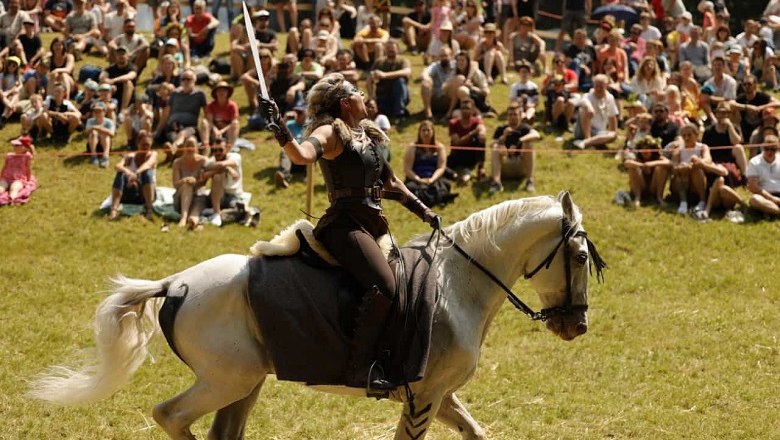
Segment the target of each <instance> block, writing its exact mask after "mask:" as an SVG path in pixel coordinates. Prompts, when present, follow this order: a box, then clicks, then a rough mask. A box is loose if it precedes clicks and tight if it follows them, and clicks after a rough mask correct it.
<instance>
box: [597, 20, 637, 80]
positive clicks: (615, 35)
mask: <svg viewBox="0 0 780 440" xmlns="http://www.w3.org/2000/svg"><path fill="white" fill-rule="evenodd" d="M621 38H622V36H621V34H620V31H619V30H617V29H613V30H612V31H611V32H610V33H609V35H608V36H607V45H606V46H605V47H603V48H602V49H600V50H599V51H598V53H597V55H596V71H597V72H598V73H604V74H606V75H609V76H611V77H612V80H613V81H615V82H617V83H625V82H628V79H629V78H630V76H629V74H628V55H626V51H625V50H623V49H622V48H621V47H620V40H621ZM608 62H612V64H613V65H614V71H613V72H610V71H609V68H608V67H607V63H608Z"/></svg>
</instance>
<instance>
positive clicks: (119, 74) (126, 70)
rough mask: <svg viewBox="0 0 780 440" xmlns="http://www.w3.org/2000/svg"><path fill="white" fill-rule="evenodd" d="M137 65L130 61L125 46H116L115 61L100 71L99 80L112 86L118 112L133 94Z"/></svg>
mask: <svg viewBox="0 0 780 440" xmlns="http://www.w3.org/2000/svg"><path fill="white" fill-rule="evenodd" d="M137 78H138V67H136V66H135V64H132V63H130V56H129V53H128V49H127V46H119V47H117V48H116V62H115V63H114V64H111V65H110V66H108V67H107V68H106V69H105V70H104V71H103V72H101V73H100V82H101V83H103V84H110V85H111V86H113V90H114V93H113V95H112V96H113V97H114V99H116V100H117V101H118V102H119V108H118V110H117V111H118V113H121V112H123V111H124V110H125V109H126V108H127V107H128V106H129V105H130V102H131V101H132V98H133V96H134V95H135V81H136V79H137Z"/></svg>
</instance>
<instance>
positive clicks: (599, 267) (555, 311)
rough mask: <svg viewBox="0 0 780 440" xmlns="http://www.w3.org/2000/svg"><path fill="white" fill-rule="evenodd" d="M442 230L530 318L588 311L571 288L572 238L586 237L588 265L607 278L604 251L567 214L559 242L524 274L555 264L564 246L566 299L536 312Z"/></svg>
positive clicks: (562, 223)
mask: <svg viewBox="0 0 780 440" xmlns="http://www.w3.org/2000/svg"><path fill="white" fill-rule="evenodd" d="M439 233H440V234H441V235H442V236H444V238H446V239H447V240H449V241H450V242H451V243H452V246H453V247H454V248H455V250H457V251H458V252H459V253H460V254H461V255H463V256H464V257H465V258H466V259H467V260H468V261H469V263H471V264H473V265H474V266H476V267H477V268H478V269H479V270H481V271H482V272H483V273H484V274H485V275H487V276H488V278H490V279H491V280H493V282H494V283H496V284H498V286H499V287H501V289H503V290H504V292H505V293H506V296H507V299H508V300H509V302H510V303H512V305H513V306H515V308H516V309H517V310H520V311H521V312H523V313H525V314H526V315H528V317H529V318H531V319H532V320H534V321H547V320H548V319H550V318H552V317H555V316H559V315H565V314H569V313H572V312H577V311H587V310H588V305H587V304H572V292H571V261H570V258H569V246H568V244H569V241H570V240H571V239H573V238H575V237H584V238H585V241H586V242H587V244H588V254H590V257H591V259H590V263H591V264H592V265H589V266H588V269H589V270H590V271H591V272H592V267H593V265H595V266H596V279H597V280H598V281H603V280H604V274H603V269H604V268H605V267H607V263H606V262H605V261H604V260H603V259H602V258H601V255H599V253H598V251H597V250H596V245H595V244H593V242H592V241H590V239H589V238H588V233H587V232H585V231H583V230H577V229H576V228H573V227H572V226H571V224H570V223H569V221H568V220H567V219H566V217H563V218H562V219H561V240H560V241H559V242H558V244H557V245H555V247H554V248H553V250H552V251H551V252H550V254H549V255H548V256H547V258H545V259H544V260H542V262H541V263H539V265H538V266H536V267H535V268H534V269H533V270H532V271H530V272H528V273H525V274H524V275H523V277H524V278H525V279H527V280H528V279H531V278H533V276H534V275H536V274H537V273H539V271H540V270H542V269H549V268H550V265H551V264H552V262H553V260H554V259H555V255H556V254H557V253H558V249H560V248H561V246H563V261H564V263H563V264H564V266H563V267H564V270H565V271H566V301H565V302H564V303H563V305H561V306H557V307H548V308H546V309H542V310H540V311H538V312H534V311H533V309H531V308H530V307H529V306H528V305H527V304H526V303H524V302H523V300H521V299H520V298H519V297H518V296H517V295H515V294H514V292H512V290H511V289H510V288H509V287H507V286H506V284H504V283H503V282H502V281H501V280H500V279H498V277H496V276H495V275H494V274H493V273H492V272H490V270H488V269H487V268H486V267H485V266H483V265H482V264H481V263H480V262H479V261H477V260H476V259H474V257H472V256H471V255H469V254H468V253H467V252H466V251H465V250H464V249H463V248H462V247H460V245H459V244H458V243H457V242H455V240H453V239H452V238H450V237H449V236H448V235H447V234H445V233H444V230H442V229H439Z"/></svg>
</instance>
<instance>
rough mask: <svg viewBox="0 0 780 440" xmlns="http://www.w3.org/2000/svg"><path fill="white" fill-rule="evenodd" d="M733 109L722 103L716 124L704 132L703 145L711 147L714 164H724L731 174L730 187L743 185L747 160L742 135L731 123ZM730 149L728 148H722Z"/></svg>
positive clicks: (729, 177) (717, 113)
mask: <svg viewBox="0 0 780 440" xmlns="http://www.w3.org/2000/svg"><path fill="white" fill-rule="evenodd" d="M732 114H733V113H732V108H731V105H729V103H728V102H721V103H720V104H718V108H717V110H716V111H715V118H716V122H715V123H714V124H712V125H710V126H709V127H707V128H706V129H705V130H704V134H703V135H702V140H701V141H702V143H705V144H707V146H708V147H710V157H711V158H712V162H713V163H714V164H716V165H717V164H722V165H723V166H724V167H725V169H726V170H727V171H728V172H729V174H728V176H727V177H728V181H729V185H730V186H735V185H742V183H743V182H742V179H744V176H745V171H747V159H746V158H745V148H744V147H743V146H742V135H741V133H740V130H739V128H738V127H735V126H734V123H733V122H732V121H731V118H732ZM720 147H728V148H720Z"/></svg>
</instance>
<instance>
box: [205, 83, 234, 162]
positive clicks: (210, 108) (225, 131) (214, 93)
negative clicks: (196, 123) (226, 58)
mask: <svg viewBox="0 0 780 440" xmlns="http://www.w3.org/2000/svg"><path fill="white" fill-rule="evenodd" d="M231 96H233V87H231V86H230V84H228V83H227V82H226V81H220V82H218V83H217V84H216V85H215V86H214V88H213V89H211V97H212V98H213V99H214V100H213V101H211V102H210V103H209V104H208V105H206V112H205V113H206V119H205V120H204V121H203V123H204V124H205V125H206V127H205V128H204V129H203V130H204V131H205V132H208V133H210V136H209V137H207V138H206V139H204V140H203V143H204V144H205V148H206V149H208V147H209V145H211V141H212V140H216V139H225V140H226V141H227V145H228V148H231V147H233V144H235V143H236V139H238V129H239V123H238V104H236V102H235V101H233V100H232V99H230V97H231Z"/></svg>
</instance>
